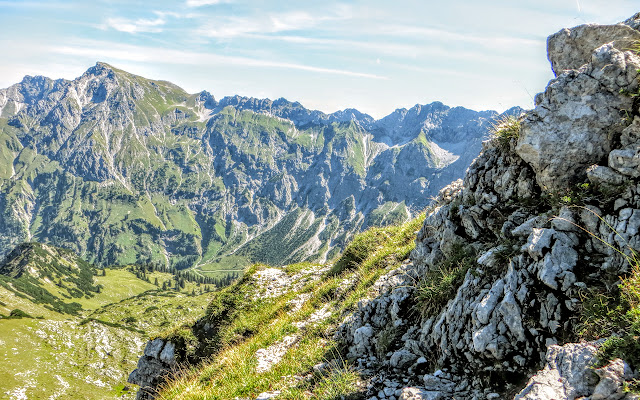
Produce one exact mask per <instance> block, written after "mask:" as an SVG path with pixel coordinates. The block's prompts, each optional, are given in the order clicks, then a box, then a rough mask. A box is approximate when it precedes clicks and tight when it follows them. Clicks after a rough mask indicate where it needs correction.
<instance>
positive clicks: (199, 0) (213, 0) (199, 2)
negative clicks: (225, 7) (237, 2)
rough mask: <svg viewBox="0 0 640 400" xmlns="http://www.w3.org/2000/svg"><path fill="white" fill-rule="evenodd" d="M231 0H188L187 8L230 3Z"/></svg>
mask: <svg viewBox="0 0 640 400" xmlns="http://www.w3.org/2000/svg"><path fill="white" fill-rule="evenodd" d="M230 2H231V0H187V3H186V4H187V7H202V6H209V5H214V4H221V3H230Z"/></svg>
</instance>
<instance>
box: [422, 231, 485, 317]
mask: <svg viewBox="0 0 640 400" xmlns="http://www.w3.org/2000/svg"><path fill="white" fill-rule="evenodd" d="M452 250H453V251H452V253H451V255H449V257H447V258H445V259H444V260H443V261H442V262H441V263H440V265H438V267H437V268H434V269H432V270H431V271H429V272H427V273H426V274H425V275H424V276H423V277H422V278H420V280H419V281H418V282H417V285H416V294H415V306H414V308H415V309H416V310H418V311H419V312H420V313H421V314H422V315H423V316H430V315H433V314H435V313H436V312H438V311H439V310H440V309H441V308H442V307H443V306H444V305H445V304H447V302H448V301H449V300H451V299H452V298H453V297H454V296H455V294H456V292H457V290H458V287H460V285H461V284H462V281H463V279H464V276H465V275H466V273H467V271H468V270H469V269H470V268H473V267H475V266H476V265H477V263H476V258H477V253H476V251H475V249H473V248H472V247H471V246H465V245H464V244H462V243H457V244H455V245H454V246H453V249H452Z"/></svg>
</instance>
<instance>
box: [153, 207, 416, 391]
mask: <svg viewBox="0 0 640 400" xmlns="http://www.w3.org/2000/svg"><path fill="white" fill-rule="evenodd" d="M423 219H424V214H422V215H420V216H418V217H417V218H416V219H414V220H412V221H410V222H407V223H404V224H402V225H399V226H389V227H386V228H375V229H370V230H367V231H366V232H363V233H361V234H359V235H356V237H355V238H354V241H353V243H352V244H351V245H349V246H348V247H347V249H346V250H345V253H344V254H343V256H342V257H341V258H340V260H342V261H341V265H342V266H341V267H338V268H334V269H332V270H331V271H329V272H327V273H326V274H325V275H324V276H323V277H322V278H321V279H320V280H319V281H315V282H309V283H307V284H304V285H303V286H302V287H301V288H300V289H299V290H297V291H293V290H290V291H287V292H286V293H284V294H282V295H280V296H278V297H275V298H273V299H264V298H262V299H259V300H252V294H253V293H255V292H256V291H257V288H256V285H255V281H254V278H253V274H254V273H255V271H256V270H258V269H261V268H263V267H262V266H254V267H253V268H252V269H251V270H249V271H247V273H246V274H245V275H244V277H243V279H242V280H241V281H239V282H238V283H237V284H235V285H233V286H230V287H227V288H225V289H223V290H221V291H220V292H217V293H214V294H212V301H211V303H210V304H209V306H208V307H207V311H206V313H205V317H204V318H205V320H206V322H207V323H208V324H209V325H208V326H209V328H210V331H209V333H210V335H212V336H211V339H210V343H209V346H210V347H209V349H210V353H211V357H210V358H209V359H207V360H206V361H204V362H203V364H201V365H199V366H198V367H192V368H189V369H185V370H183V371H182V373H181V374H178V375H177V376H175V377H174V378H173V379H172V380H171V381H169V382H168V383H167V384H166V385H165V386H164V387H163V389H162V391H161V398H162V399H166V400H168V399H175V400H178V399H180V400H184V399H204V398H206V399H233V398H236V397H248V398H255V397H256V396H257V395H258V394H260V393H261V392H264V391H268V390H281V391H282V393H281V395H280V398H283V399H305V398H310V397H311V398H317V399H324V400H336V399H340V398H344V399H352V398H353V399H355V398H360V397H361V396H362V393H363V382H362V378H361V377H360V376H359V374H358V373H357V372H356V370H355V369H354V368H353V366H352V365H350V364H349V363H348V362H345V361H344V360H343V358H342V355H341V353H340V348H339V344H338V343H336V342H335V341H334V340H333V338H332V335H331V331H332V329H334V328H335V327H336V326H337V324H338V323H340V321H341V320H342V316H344V313H346V312H349V311H351V310H352V309H353V307H355V305H356V304H357V302H358V301H360V300H362V299H363V298H365V297H366V296H367V295H368V293H369V290H370V289H371V287H372V286H373V284H374V283H375V282H376V280H377V279H378V278H379V277H380V276H381V275H382V274H384V273H386V272H388V271H389V270H390V269H392V268H397V267H399V266H400V264H401V262H402V261H403V260H405V259H406V258H407V257H408V255H409V253H410V252H411V250H413V248H414V246H415V231H416V230H418V229H419V227H420V226H421V224H422V222H423ZM309 268H318V267H317V266H315V267H314V265H313V264H311V263H298V264H293V265H289V266H287V267H284V268H283V271H285V272H287V273H288V274H290V275H292V274H297V273H300V272H301V271H303V270H306V269H309ZM345 281H349V282H351V283H350V284H349V285H347V286H345ZM302 294H305V295H307V296H308V300H307V301H305V302H304V304H303V305H302V307H301V308H300V309H299V310H298V311H296V312H291V306H290V305H289V304H288V303H289V301H290V300H291V299H293V298H295V297H297V296H299V295H302ZM325 305H328V306H329V307H330V309H335V312H333V313H332V315H331V316H330V317H328V318H327V319H325V320H323V321H321V322H319V323H318V324H317V325H310V326H307V328H306V329H302V330H299V329H298V328H297V327H296V326H295V325H294V322H297V321H304V320H305V319H307V318H309V316H310V315H311V314H312V313H314V312H315V311H317V310H318V309H320V308H322V307H324V306H325ZM185 335H186V336H185ZM287 335H298V337H299V339H298V342H297V343H296V344H295V345H293V346H292V347H291V348H289V350H288V351H287V353H286V354H285V355H284V357H283V359H282V360H281V361H280V362H279V363H277V364H275V365H274V366H273V367H272V369H270V370H268V371H267V372H263V373H256V366H257V359H256V356H255V354H256V351H257V350H258V349H262V348H266V347H268V346H270V345H273V344H274V343H276V342H279V341H280V340H282V339H283V337H285V336H287ZM163 336H164V337H175V336H181V337H183V338H185V340H193V339H194V338H193V337H191V336H189V332H188V331H185V328H183V327H178V328H177V329H175V330H173V331H168V332H166V333H164V334H163ZM389 340H392V338H390V339H389ZM325 361H326V362H330V363H331V365H332V366H331V367H329V368H328V370H327V373H326V374H320V375H318V374H313V366H314V365H316V364H318V363H321V362H325ZM310 373H311V374H312V378H311V379H308V380H301V381H297V380H295V379H294V380H292V377H293V376H305V375H307V374H310Z"/></svg>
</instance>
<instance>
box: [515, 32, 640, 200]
mask: <svg viewBox="0 0 640 400" xmlns="http://www.w3.org/2000/svg"><path fill="white" fill-rule="evenodd" d="M583 28H584V29H583V30H587V31H596V32H599V31H600V29H599V28H598V27H593V26H585V27H583ZM626 28H627V29H629V30H632V29H631V28H628V27H626ZM603 29H604V32H602V34H606V32H607V30H608V27H607V28H603ZM632 31H633V30H632ZM634 32H636V34H637V37H638V38H640V32H637V31H634ZM576 41H577V39H576ZM579 43H581V44H583V45H586V44H584V43H582V42H579ZM561 54H563V53H561ZM550 55H551V53H550ZM550 57H551V56H550ZM638 69H640V57H638V56H637V55H636V54H635V53H632V52H629V51H627V52H623V51H621V50H618V49H617V48H615V47H614V45H613V43H607V44H603V45H602V46H599V47H597V48H596V49H595V50H594V51H593V53H592V55H591V59H590V62H589V63H587V64H584V65H582V66H581V67H580V68H579V69H577V70H570V71H567V72H565V73H563V74H561V75H560V76H558V78H556V79H555V80H552V81H551V82H550V83H549V85H548V86H547V89H546V90H545V92H544V93H543V94H541V95H538V96H537V97H536V108H535V110H533V111H532V112H530V113H528V114H527V116H526V118H525V120H524V121H523V123H522V129H521V138H520V140H518V145H517V147H516V151H517V152H518V155H519V156H520V157H522V159H523V160H525V161H527V162H528V163H529V164H530V165H531V166H532V167H533V169H534V171H535V172H536V180H537V182H538V184H539V185H540V186H541V187H542V188H543V189H544V190H547V191H558V190H561V189H562V188H566V187H567V186H569V185H572V184H575V183H577V182H579V181H583V180H584V178H585V177H586V171H587V168H588V167H590V166H591V165H593V164H597V163H599V162H600V161H601V160H602V159H603V158H604V157H607V156H609V157H614V158H615V154H621V156H622V157H628V156H629V155H628V154H627V153H625V151H624V150H621V149H619V150H616V151H615V152H614V153H613V154H612V155H609V154H610V153H611V150H612V147H613V146H614V145H615V142H616V141H617V140H619V139H618V138H619V137H620V134H621V132H622V130H623V129H624V128H625V126H626V125H628V122H627V123H625V115H627V116H631V115H633V113H634V107H635V105H634V99H633V98H632V97H631V96H625V95H624V94H622V95H621V92H623V93H625V92H626V93H632V92H635V91H637V90H638ZM625 113H626V114H625ZM622 154H624V155H622ZM614 163H615V161H614Z"/></svg>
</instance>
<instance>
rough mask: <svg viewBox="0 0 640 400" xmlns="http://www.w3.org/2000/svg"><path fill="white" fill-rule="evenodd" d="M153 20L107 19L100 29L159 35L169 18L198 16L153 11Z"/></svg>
mask: <svg viewBox="0 0 640 400" xmlns="http://www.w3.org/2000/svg"><path fill="white" fill-rule="evenodd" d="M153 14H154V15H155V17H154V18H138V19H129V18H121V17H116V18H107V20H106V21H105V22H104V24H102V25H101V27H102V29H115V30H117V31H120V32H127V33H141V32H148V33H160V32H162V31H163V30H164V26H165V25H166V24H167V22H168V20H169V19H170V18H175V19H181V18H194V17H197V16H198V14H192V13H189V14H186V13H178V12H172V11H154V12H153Z"/></svg>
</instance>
